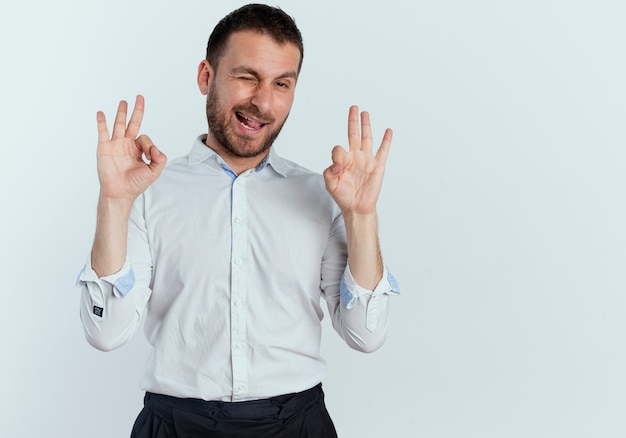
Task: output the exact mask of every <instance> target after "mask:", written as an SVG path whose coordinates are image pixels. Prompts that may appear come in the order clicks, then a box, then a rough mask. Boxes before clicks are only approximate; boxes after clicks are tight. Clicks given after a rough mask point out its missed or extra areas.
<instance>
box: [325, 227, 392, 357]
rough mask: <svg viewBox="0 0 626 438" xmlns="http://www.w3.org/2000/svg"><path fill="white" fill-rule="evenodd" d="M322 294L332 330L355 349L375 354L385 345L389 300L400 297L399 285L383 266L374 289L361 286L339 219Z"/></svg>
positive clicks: (331, 241) (327, 260) (331, 242)
mask: <svg viewBox="0 0 626 438" xmlns="http://www.w3.org/2000/svg"><path fill="white" fill-rule="evenodd" d="M322 291H323V296H324V299H325V300H326V303H327V305H328V310H329V313H330V315H331V318H332V323H333V328H334V329H335V331H337V333H339V335H340V336H341V337H342V338H343V339H344V341H345V342H346V343H347V344H348V345H349V346H350V347H351V348H354V349H355V350H359V351H363V352H373V351H375V350H377V349H378V348H380V347H381V346H382V345H383V343H384V342H385V337H386V334H387V323H388V320H389V297H390V296H392V295H398V294H399V293H400V287H399V285H398V282H397V281H396V279H395V278H394V277H393V275H392V274H391V273H390V272H389V270H388V268H387V266H385V267H384V270H383V276H382V278H381V280H380V281H379V282H378V285H376V287H375V288H374V290H368V289H365V288H363V287H361V286H359V285H358V284H357V283H356V282H355V281H354V278H353V277H352V273H351V272H350V267H349V266H348V264H347V243H346V236H345V225H344V223H343V219H342V218H338V220H336V221H335V224H334V226H333V231H332V232H331V235H330V238H329V242H328V247H327V250H326V254H325V256H324V260H323V261H322Z"/></svg>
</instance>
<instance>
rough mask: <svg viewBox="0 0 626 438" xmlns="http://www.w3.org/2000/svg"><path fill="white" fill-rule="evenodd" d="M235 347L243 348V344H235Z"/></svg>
mask: <svg viewBox="0 0 626 438" xmlns="http://www.w3.org/2000/svg"><path fill="white" fill-rule="evenodd" d="M235 348H236V349H237V350H243V344H242V343H238V344H235Z"/></svg>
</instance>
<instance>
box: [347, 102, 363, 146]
mask: <svg viewBox="0 0 626 438" xmlns="http://www.w3.org/2000/svg"><path fill="white" fill-rule="evenodd" d="M348 145H349V146H350V150H351V151H354V150H356V151H358V150H361V133H360V132H359V107H358V106H356V105H352V106H351V107H350V112H349V113H348Z"/></svg>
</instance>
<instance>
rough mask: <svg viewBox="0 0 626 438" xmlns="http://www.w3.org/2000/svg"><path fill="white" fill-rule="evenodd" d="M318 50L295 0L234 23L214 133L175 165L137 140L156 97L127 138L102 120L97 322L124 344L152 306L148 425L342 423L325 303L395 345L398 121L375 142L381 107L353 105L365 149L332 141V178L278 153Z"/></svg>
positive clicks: (214, 82)
mask: <svg viewBox="0 0 626 438" xmlns="http://www.w3.org/2000/svg"><path fill="white" fill-rule="evenodd" d="M302 57H303V48H302V38H301V35H300V31H299V30H298V28H297V27H296V25H295V23H294V21H293V19H292V18H291V17H289V16H288V15H287V14H285V13H284V12H283V11H282V10H280V9H278V8H272V7H269V6H265V5H247V6H244V7H242V8H240V9H237V10H235V11H233V12H232V13H231V14H229V15H227V16H226V17H225V18H224V19H222V20H221V21H220V22H219V23H218V25H217V26H216V28H215V29H214V31H213V32H212V34H211V36H210V38H209V43H208V47H207V59H206V60H204V61H202V62H201V63H200V66H199V68H198V78H197V80H198V86H199V88H200V91H201V92H202V94H204V95H206V96H207V119H208V125H209V131H208V134H207V135H204V136H200V137H199V138H197V139H196V141H195V142H194V144H193V147H192V149H191V152H190V153H189V154H188V155H187V156H185V157H182V158H179V159H177V160H174V161H173V162H171V163H169V164H168V166H167V167H166V166H165V162H166V157H165V155H164V154H163V153H162V152H161V151H160V150H159V149H158V148H157V147H156V146H155V145H154V144H153V143H152V141H151V140H150V139H149V138H148V137H147V136H145V135H141V136H138V134H139V130H140V125H141V120H142V117H143V111H144V100H143V98H142V97H141V96H138V97H137V100H136V102H135V107H134V110H133V112H132V115H131V117H130V120H129V122H128V124H127V123H126V119H127V104H126V103H125V102H123V101H122V102H121V103H120V105H119V108H118V111H117V115H116V118H115V122H114V125H113V130H112V134H111V135H109V131H108V128H107V124H106V120H105V116H104V114H102V113H101V112H99V113H98V115H97V122H98V152H97V157H98V161H97V163H98V177H99V180H100V195H99V200H98V214H97V225H96V235H95V239H94V243H93V248H92V252H91V259H90V261H89V263H88V264H87V266H86V267H85V269H84V270H83V272H81V275H80V277H79V284H80V285H81V286H82V290H83V293H82V302H81V319H82V321H83V326H84V328H85V333H86V336H87V339H88V340H89V342H90V343H91V344H92V345H93V346H95V347H96V348H99V349H102V350H110V349H113V348H117V347H119V346H120V345H122V344H123V343H124V342H125V341H126V340H127V339H128V338H129V337H130V336H131V335H132V333H133V332H134V331H135V329H136V328H137V326H138V324H139V322H140V320H141V319H142V315H143V314H144V312H145V313H146V317H145V333H146V337H147V338H148V340H149V342H150V343H151V345H152V347H153V351H152V354H151V357H150V359H149V363H148V366H147V369H146V371H145V374H144V376H143V378H142V380H141V387H142V389H145V390H146V397H145V402H144V409H143V410H142V411H141V413H140V414H139V417H138V418H137V420H136V422H135V426H134V428H133V432H132V436H134V437H195V436H198V437H199V436H202V437H226V436H228V437H247V436H250V437H290V438H293V437H300V436H302V437H304V436H306V437H333V436H336V432H335V428H334V426H333V423H332V420H331V419H330V417H329V415H328V413H327V411H326V408H325V405H324V399H323V392H322V389H321V383H320V382H321V381H322V379H323V378H324V377H325V374H326V365H325V362H324V360H323V359H322V358H321V357H320V335H321V324H320V321H321V318H322V317H323V312H322V309H321V306H320V301H321V298H324V300H325V301H326V302H327V306H328V310H329V313H330V315H331V318H332V322H333V326H334V328H335V330H336V331H337V332H338V333H339V334H340V335H341V336H342V338H343V339H344V340H345V341H346V342H347V343H348V345H350V346H351V347H352V348H355V349H358V350H362V351H366V352H369V351H373V350H376V349H377V348H378V347H380V345H382V343H383V341H384V336H385V330H386V325H387V317H388V297H389V295H390V294H395V293H397V292H398V287H397V285H396V283H395V280H393V277H391V275H390V274H389V273H388V272H387V269H386V268H385V266H384V265H383V262H382V258H381V255H380V250H379V246H378V236H377V234H378V233H377V218H376V202H377V199H378V196H379V193H380V188H381V184H382V178H383V173H384V167H385V161H386V158H387V154H388V152H389V148H390V145H391V136H392V133H391V130H387V131H386V132H385V134H384V138H383V141H382V144H381V146H380V148H379V149H378V151H377V152H376V154H375V155H373V153H372V138H371V128H370V122H369V116H368V114H367V113H365V112H363V113H361V115H360V126H359V113H358V109H357V108H356V107H352V108H350V112H349V117H348V140H349V150H348V151H346V150H345V149H343V148H342V147H340V146H337V147H335V148H334V149H333V151H332V165H331V166H330V167H329V168H328V169H326V170H325V171H324V174H323V178H322V176H320V175H318V174H315V173H313V172H310V171H308V170H306V169H304V168H302V167H300V166H298V165H296V164H294V163H292V162H290V161H287V160H285V159H283V158H281V157H279V156H278V155H277V154H276V152H275V151H274V150H273V149H272V148H271V145H272V142H273V141H274V139H275V138H276V136H277V135H278V133H279V132H280V130H281V127H282V126H283V124H284V122H285V120H286V119H287V116H288V114H289V111H290V109H291V105H292V102H293V98H294V92H295V87H296V84H297V80H298V74H299V72H300V67H301V64H302ZM142 156H143V157H145V159H146V161H147V162H146V161H144V159H143V158H142ZM324 186H325V187H324Z"/></svg>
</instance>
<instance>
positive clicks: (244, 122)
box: [235, 111, 266, 131]
mask: <svg viewBox="0 0 626 438" xmlns="http://www.w3.org/2000/svg"><path fill="white" fill-rule="evenodd" d="M235 115H236V116H237V120H239V123H240V124H241V126H243V127H244V128H245V129H247V130H249V131H258V130H259V129H261V128H262V127H264V126H265V125H266V123H262V122H259V121H258V120H254V119H252V118H250V117H247V116H244V115H243V114H241V113H240V112H239V111H237V112H236V113H235Z"/></svg>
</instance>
